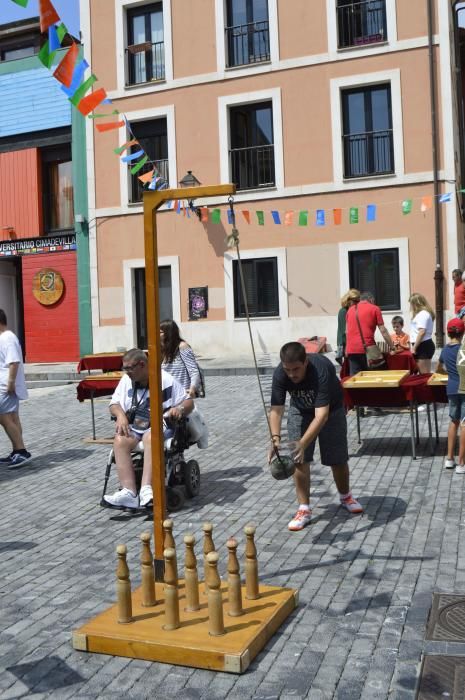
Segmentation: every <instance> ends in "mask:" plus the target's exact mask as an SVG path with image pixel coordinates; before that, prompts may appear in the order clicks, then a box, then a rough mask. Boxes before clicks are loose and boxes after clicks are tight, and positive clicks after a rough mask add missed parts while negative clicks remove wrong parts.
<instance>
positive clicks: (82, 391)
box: [76, 372, 123, 440]
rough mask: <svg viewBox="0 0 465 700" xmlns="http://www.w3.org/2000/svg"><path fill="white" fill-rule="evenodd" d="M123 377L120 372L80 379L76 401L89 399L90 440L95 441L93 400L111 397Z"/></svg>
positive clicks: (91, 375)
mask: <svg viewBox="0 0 465 700" xmlns="http://www.w3.org/2000/svg"><path fill="white" fill-rule="evenodd" d="M122 376H123V373H122V372H107V373H106V374H90V375H89V376H88V377H86V378H85V379H82V380H81V381H80V382H79V384H78V385H77V387H76V390H77V399H78V401H85V400H86V399H90V405H91V411H92V439H93V440H96V439H97V438H96V436H95V411H94V398H95V397H96V396H111V395H112V394H113V392H114V390H115V389H116V387H117V386H118V383H119V381H120V379H121V377H122Z"/></svg>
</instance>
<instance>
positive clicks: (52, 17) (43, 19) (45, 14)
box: [39, 0, 69, 87]
mask: <svg viewBox="0 0 465 700" xmlns="http://www.w3.org/2000/svg"><path fill="white" fill-rule="evenodd" d="M39 15H40V31H41V34H44V32H46V31H47V29H48V28H49V27H50V25H51V24H56V22H59V21H60V17H59V15H58V14H57V11H56V10H55V8H54V7H53V5H52V3H51V2H50V0H39ZM68 87H69V86H68Z"/></svg>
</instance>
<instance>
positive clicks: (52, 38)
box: [48, 24, 61, 53]
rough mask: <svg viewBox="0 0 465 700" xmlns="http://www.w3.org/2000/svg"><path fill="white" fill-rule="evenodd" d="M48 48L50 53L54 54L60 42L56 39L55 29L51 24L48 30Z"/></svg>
mask: <svg viewBox="0 0 465 700" xmlns="http://www.w3.org/2000/svg"><path fill="white" fill-rule="evenodd" d="M48 46H49V51H50V53H54V52H55V51H57V49H59V48H60V46H61V41H60V39H59V37H58V33H57V28H56V27H55V25H54V24H51V25H50V27H49V28H48Z"/></svg>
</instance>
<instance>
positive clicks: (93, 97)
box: [77, 88, 107, 117]
mask: <svg viewBox="0 0 465 700" xmlns="http://www.w3.org/2000/svg"><path fill="white" fill-rule="evenodd" d="M106 96H107V93H106V92H105V90H104V89H103V88H99V89H98V90H95V92H91V93H90V95H87V97H83V98H82V100H81V101H80V102H79V104H78V106H77V108H78V110H79V111H80V112H81V114H82V115H84V117H86V116H87V115H88V114H89V112H92V110H94V109H95V108H96V107H98V106H99V104H100V103H101V102H103V101H104V100H105V98H106Z"/></svg>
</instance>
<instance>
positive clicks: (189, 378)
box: [160, 320, 201, 398]
mask: <svg viewBox="0 0 465 700" xmlns="http://www.w3.org/2000/svg"><path fill="white" fill-rule="evenodd" d="M160 343H161V360H162V362H161V366H162V369H164V370H165V372H168V373H169V374H171V376H172V377H174V378H175V379H177V380H178V382H179V383H180V384H181V385H182V386H183V387H184V389H185V390H186V391H187V393H188V394H189V396H190V397H191V398H195V397H196V395H197V391H198V390H199V389H200V384H201V380H200V372H199V366H198V364H197V360H196V359H195V355H194V353H193V351H192V348H191V347H190V346H189V345H188V344H187V343H186V341H185V340H183V339H182V338H181V336H180V334H179V327H178V324H177V323H176V322H175V321H171V320H166V321H162V322H161V323H160Z"/></svg>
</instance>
